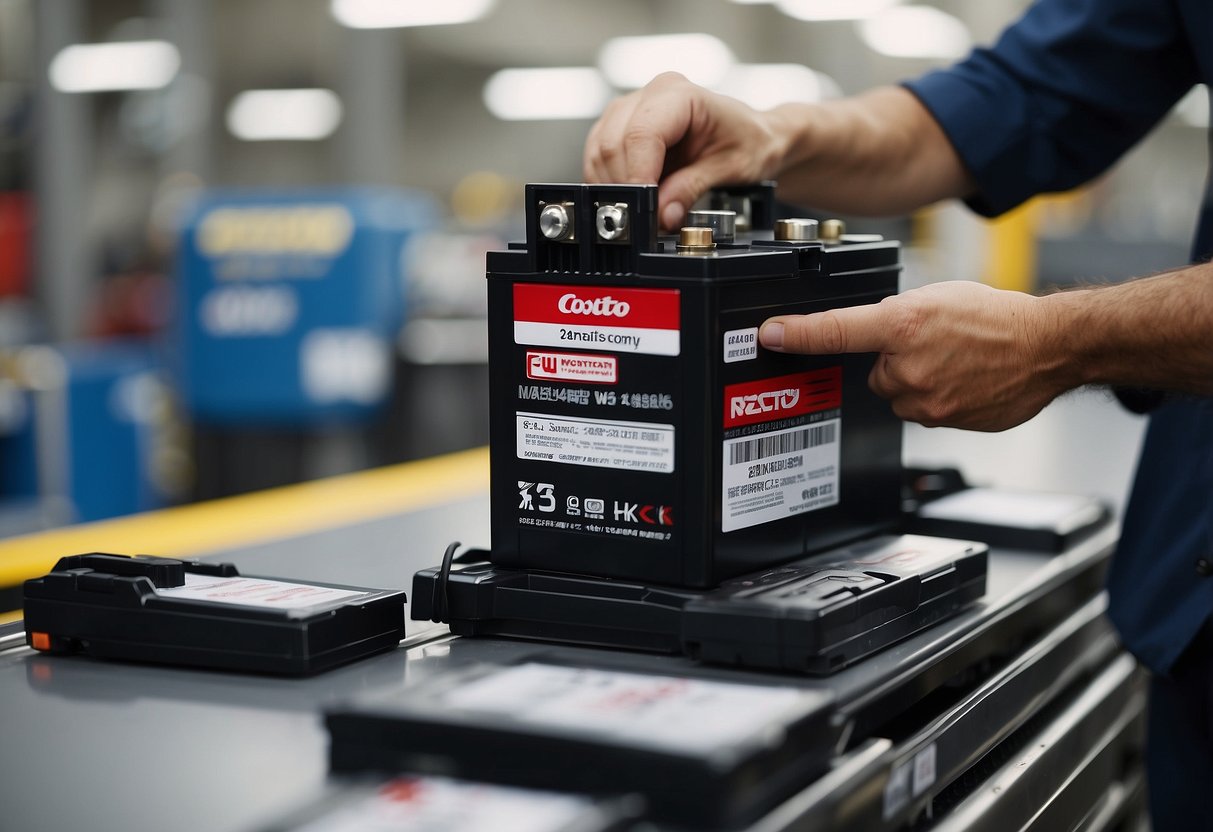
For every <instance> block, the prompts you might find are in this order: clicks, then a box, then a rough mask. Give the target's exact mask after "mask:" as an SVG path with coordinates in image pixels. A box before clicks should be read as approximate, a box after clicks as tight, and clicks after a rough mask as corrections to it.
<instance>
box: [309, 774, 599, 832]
mask: <svg viewBox="0 0 1213 832" xmlns="http://www.w3.org/2000/svg"><path fill="white" fill-rule="evenodd" d="M593 809H594V806H593V804H592V803H591V802H590V801H589V800H588V799H587V798H584V797H577V796H574V795H565V794H555V793H553V792H544V791H533V790H530V789H517V788H510V787H507V786H490V785H487V784H483V783H470V782H462V781H459V780H449V779H447V778H443V777H398V778H396V779H395V780H391V781H389V782H387V783H385V784H383V785H382V786H381V787H379V788H378V789H376V790H374V791H373V792H372V793H371V794H370V795H368V796H367V797H365V798H364V799H362V800H358V801H351V802H349V803H344V804H342V805H340V806H338V807H337V808H335V809H334V810H333V811H331V812H328V813H326V814H324V815H322V816H321V817H319V818H316V819H315V820H313V821H311V822H309V823H306V824H304V825H303V826H300V827H298V828H297V829H296V831H295V832H398V831H399V830H401V829H412V830H430V831H431V832H437V830H443V832H557V831H558V830H561V829H569V828H570V827H573V826H574V825H575V824H576V823H577V821H578V820H581V819H584V818H585V817H586V815H587V814H589V813H591V812H592V811H593Z"/></svg>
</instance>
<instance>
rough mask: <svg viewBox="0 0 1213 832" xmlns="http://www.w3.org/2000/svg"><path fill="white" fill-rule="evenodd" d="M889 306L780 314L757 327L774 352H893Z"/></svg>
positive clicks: (762, 339)
mask: <svg viewBox="0 0 1213 832" xmlns="http://www.w3.org/2000/svg"><path fill="white" fill-rule="evenodd" d="M889 317H890V316H889V311H888V308H887V307H885V306H882V305H880V304H872V305H868V306H848V307H844V308H842V309H831V310H829V311H828V312H815V313H813V314H811V315H779V316H776V317H774V318H770V319H768V320H767V321H765V322H764V323H763V325H762V327H761V328H760V329H759V330H758V340H759V342H760V343H761V344H762V345H763V346H764V347H766V348H767V349H769V350H773V351H775V352H797V353H806V354H809V355H835V354H838V353H844V352H894V351H895V350H892V349H891V348H890V347H891V338H892V333H891V331H890V324H891V322H890V320H889Z"/></svg>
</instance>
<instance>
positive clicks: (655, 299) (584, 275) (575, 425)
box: [487, 184, 902, 588]
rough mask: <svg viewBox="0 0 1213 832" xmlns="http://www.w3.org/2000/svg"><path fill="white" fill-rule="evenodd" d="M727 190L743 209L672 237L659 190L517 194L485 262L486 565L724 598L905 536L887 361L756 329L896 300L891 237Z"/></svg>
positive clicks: (695, 223)
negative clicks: (761, 576) (886, 390)
mask: <svg viewBox="0 0 1213 832" xmlns="http://www.w3.org/2000/svg"><path fill="white" fill-rule="evenodd" d="M729 197H730V199H729V201H728V202H729V204H734V205H744V206H746V207H747V208H750V209H751V210H750V211H749V212H748V213H742V214H741V215H740V216H739V215H738V213H737V212H733V211H728V210H710V211H694V212H691V214H690V216H689V224H688V227H686V228H684V229H682V231H681V233H680V235H679V237H678V238H673V237H669V238H666V237H659V236H658V226H657V188H656V187H655V186H651V185H583V184H550V185H544V184H532V185H528V186H527V187H526V195H525V201H526V241H525V243H518V244H513V245H511V247H510V249H509V250H508V251H500V252H490V253H489V255H488V261H487V262H488V285H489V345H490V377H491V381H490V385H491V396H490V447H491V450H490V454H491V471H492V473H491V502H492V509H491V511H492V531H491V536H492V546H491V560H492V562H493V563H494V564H495V565H498V566H505V567H513V568H528V569H532V568H533V569H543V570H553V571H559V572H571V573H577V574H583V575H594V576H601V577H612V578H625V579H629V580H636V581H645V582H651V583H655V584H665V585H676V586H682V587H691V588H711V587H715V586H717V585H718V584H720V582H721V581H723V580H726V579H728V578H730V577H733V576H736V575H739V574H742V573H746V572H753V571H755V570H759V569H763V568H766V567H768V566H773V565H776V564H779V563H783V562H786V561H790V560H792V559H794V558H798V557H802V556H804V555H805V554H806V553H811V552H815V551H819V550H823V549H825V548H827V547H831V546H837V545H840V544H843V543H845V542H847V541H850V540H854V539H857V538H859V537H862V536H866V535H870V534H874V533H878V532H881V531H886V530H890V529H892V528H893V527H894V526H895V525H896V524H897V522H898V519H899V509H900V499H901V497H900V489H901V475H900V472H901V436H902V426H901V422H900V421H899V420H898V419H897V417H896V416H895V415H894V414H893V412H892V411H891V409H890V407H889V405H888V404H887V403H886V402H884V401H883V400H881V399H880V398H878V397H877V396H876V395H875V394H874V393H872V392H871V391H870V390H869V389H868V384H867V379H868V374H869V373H870V371H871V369H872V366H873V363H874V361H875V358H876V356H874V355H872V354H848V355H825V356H803V355H790V354H780V353H774V352H770V351H768V350H765V349H763V348H762V347H761V346H759V344H758V328H759V326H760V325H761V324H762V322H763V321H764V320H766V319H767V318H769V317H771V316H772V315H782V314H803V313H810V312H820V311H823V310H828V309H833V308H838V307H845V306H854V305H859V304H869V303H876V302H878V301H880V300H881V299H882V298H886V297H889V296H890V295H893V294H895V293H896V291H897V283H898V275H899V271H900V265H899V245H898V243H896V242H894V241H885V240H881V239H880V238H879V237H873V236H863V237H860V236H858V235H855V236H852V237H847V236H845V235H834V239H831V240H821V239H818V236H819V235H818V233H817V232H818V229H817V223H816V222H815V221H813V220H803V219H791V220H778V221H775V222H774V223H769V222H767V220H768V219H769V218H770V217H771V216H772V215H773V210H772V206H773V204H774V203H773V199H772V197H771V188H770V186H766V187H765V188H763V187H757V188H755V189H754V191H753V193H752V194H750V195H746V194H741V193H739V192H737V191H736V190H734V192H732V193H731V194H729ZM762 225H768V226H771V225H773V226H774V227H773V228H772V227H767V228H762V227H760V226H762ZM739 228H741V229H745V232H744V233H739V231H738V229H739Z"/></svg>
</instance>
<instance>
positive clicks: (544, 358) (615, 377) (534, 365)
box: [526, 350, 619, 384]
mask: <svg viewBox="0 0 1213 832" xmlns="http://www.w3.org/2000/svg"><path fill="white" fill-rule="evenodd" d="M526 377H527V378H534V379H551V380H554V381H580V382H585V383H587V384H614V383H615V382H617V381H619V361H618V360H617V359H616V358H615V356H613V355H588V354H579V353H569V352H532V351H530V350H527V354H526Z"/></svg>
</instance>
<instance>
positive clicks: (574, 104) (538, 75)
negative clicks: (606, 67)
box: [484, 66, 612, 121]
mask: <svg viewBox="0 0 1213 832" xmlns="http://www.w3.org/2000/svg"><path fill="white" fill-rule="evenodd" d="M611 95H612V90H611V87H610V85H608V84H607V82H606V80H605V79H604V78H603V77H602V73H600V72H599V71H598V70H597V69H595V68H594V67H592V66H584V67H583V66H567V67H543V68H537V69H503V70H501V71H500V72H496V73H494V74H493V76H492V77H491V78H489V80H488V82H487V83H486V84H485V85H484V105H485V106H486V107H488V108H489V112H491V113H492V114H493V115H495V116H497V118H500V119H504V120H506V121H525V120H529V121H534V120H540V119H572V118H596V117H597V116H598V115H599V114H600V113H601V112H602V108H603V107H605V106H606V104H607V102H608V101H610V99H611Z"/></svg>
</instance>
